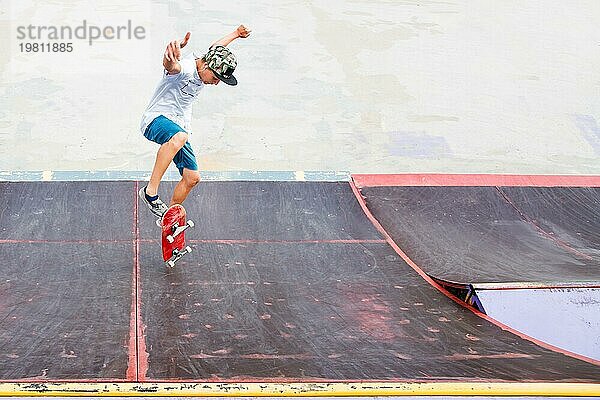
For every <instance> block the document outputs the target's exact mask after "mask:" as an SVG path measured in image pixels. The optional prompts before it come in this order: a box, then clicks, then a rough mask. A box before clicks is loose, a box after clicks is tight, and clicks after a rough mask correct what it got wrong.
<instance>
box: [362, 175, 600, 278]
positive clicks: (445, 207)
mask: <svg viewBox="0 0 600 400" xmlns="http://www.w3.org/2000/svg"><path fill="white" fill-rule="evenodd" d="M361 192H362V194H363V196H365V197H366V202H367V205H368V207H369V209H370V210H371V211H372V213H373V214H374V215H375V217H376V218H377V219H378V220H379V221H380V222H381V224H382V225H383V226H384V228H385V229H386V230H387V232H388V233H389V234H390V235H391V236H392V237H393V239H394V241H396V243H397V244H398V245H399V246H400V247H401V248H402V249H403V250H404V251H405V252H406V253H407V254H408V256H409V257H410V258H411V259H412V260H413V261H415V262H416V263H417V264H418V265H419V266H420V267H421V268H423V269H424V270H425V272H427V273H428V274H429V275H431V276H434V277H436V278H439V279H443V280H447V281H452V282H458V283H492V282H558V283H568V282H597V281H599V280H600V279H599V277H600V253H599V251H598V249H599V248H600V245H599V243H598V232H600V216H599V215H598V212H599V211H598V210H600V204H599V199H600V188H565V189H561V188H510V187H508V188H506V187H501V188H496V187H441V186H440V187H409V186H406V187H404V186H387V187H386V186H382V187H365V188H363V189H361Z"/></svg>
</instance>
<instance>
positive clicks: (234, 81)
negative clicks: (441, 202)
mask: <svg viewBox="0 0 600 400" xmlns="http://www.w3.org/2000/svg"><path fill="white" fill-rule="evenodd" d="M213 73H214V74H215V76H216V77H217V78H219V80H220V81H222V82H224V83H226V84H228V85H229V86H235V85H237V79H235V76H233V75H231V76H230V77H229V78H225V77H224V76H223V75H220V74H217V73H216V72H215V71H213Z"/></svg>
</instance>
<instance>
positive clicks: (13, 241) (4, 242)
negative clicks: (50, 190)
mask: <svg viewBox="0 0 600 400" xmlns="http://www.w3.org/2000/svg"><path fill="white" fill-rule="evenodd" d="M7 243H8V244H20V243H27V244H30V243H33V244H86V243H91V244H115V243H131V240H28V239H0V244H7Z"/></svg>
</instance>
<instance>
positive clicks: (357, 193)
mask: <svg viewBox="0 0 600 400" xmlns="http://www.w3.org/2000/svg"><path fill="white" fill-rule="evenodd" d="M350 187H351V188H352V191H353V192H354V195H355V196H356V199H357V200H358V202H359V204H360V206H361V208H362V209H363V211H364V213H365V214H366V216H367V218H368V219H369V220H370V221H371V223H372V224H373V225H374V226H375V228H377V230H378V231H379V232H380V233H381V234H382V235H383V236H384V237H385V238H386V240H387V242H388V244H389V245H390V246H391V247H392V248H393V249H394V251H395V252H396V253H397V254H398V255H399V256H400V257H402V259H403V260H404V261H405V262H406V263H407V264H408V265H409V266H410V267H411V268H412V269H413V270H415V272H416V273H418V274H419V275H421V277H422V278H423V279H425V281H426V282H428V283H429V284H430V285H431V286H433V287H434V288H436V289H437V290H439V291H440V292H441V293H443V294H444V295H445V296H446V297H448V298H450V299H451V300H452V301H454V302H455V303H457V304H459V305H460V306H463V307H465V308H467V309H469V310H470V311H471V312H473V313H474V314H475V315H477V316H478V317H480V318H483V319H485V320H486V321H488V322H490V323H492V324H494V325H496V326H498V327H499V328H500V329H503V330H505V331H507V332H510V333H512V334H514V335H516V336H519V337H520V338H522V339H525V340H528V341H530V342H532V343H534V344H536V345H538V346H540V347H543V348H545V349H547V350H551V351H554V352H557V353H562V354H564V355H566V356H569V357H572V358H576V359H578V360H581V361H585V362H588V363H590V364H594V365H597V366H600V361H599V360H595V359H593V358H590V357H585V356H582V355H580V354H576V353H573V352H571V351H568V350H565V349H561V348H559V347H556V346H553V345H551V344H549V343H546V342H543V341H541V340H538V339H536V338H533V337H531V336H529V335H526V334H524V333H522V332H520V331H517V330H516V329H513V328H511V327H509V326H507V325H504V324H503V323H501V322H499V321H497V320H495V319H494V318H491V317H490V316H488V315H486V314H483V313H481V312H480V311H478V310H477V309H475V308H474V307H472V306H470V305H468V304H466V303H465V302H463V301H462V300H460V299H459V298H458V297H456V296H454V295H453V294H452V293H450V292H448V291H447V290H446V289H444V288H443V287H442V286H440V285H439V284H438V283H437V282H435V281H434V280H433V279H432V278H431V277H430V276H429V275H427V274H426V273H425V271H423V270H422V269H421V267H419V266H418V265H417V264H416V263H415V262H414V261H413V260H411V259H410V257H408V255H406V253H404V251H402V249H400V247H399V246H398V245H397V244H396V242H394V240H393V239H392V237H391V236H390V235H389V234H388V233H387V231H386V230H385V228H384V227H383V226H382V225H381V224H380V223H379V221H378V220H377V219H376V218H375V216H374V215H373V214H372V213H371V211H370V210H369V208H368V207H367V204H366V202H365V199H364V198H363V197H362V194H361V193H360V191H359V190H358V187H357V186H356V185H355V184H354V182H350Z"/></svg>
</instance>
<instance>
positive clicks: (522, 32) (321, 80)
mask: <svg viewBox="0 0 600 400" xmlns="http://www.w3.org/2000/svg"><path fill="white" fill-rule="evenodd" d="M84 3H85V4H84ZM0 4H1V7H0V32H1V33H2V37H3V38H4V39H5V40H2V41H0V46H1V47H0V77H1V79H0V82H1V83H0V171H1V170H4V171H18V170H150V169H151V168H152V164H153V160H154V156H155V153H156V149H157V147H156V146H155V145H153V144H152V143H150V142H148V141H146V140H145V139H144V138H143V137H142V135H141V133H140V132H139V121H140V117H141V114H142V112H143V110H144V108H145V107H146V105H147V103H148V101H149V99H150V96H151V94H152V92H153V90H154V88H155V85H156V83H157V81H158V79H159V78H160V75H161V71H162V66H161V57H162V53H163V51H164V48H165V46H166V44H167V42H168V41H169V40H172V39H175V38H179V39H181V38H182V37H183V35H184V34H185V32H186V31H188V30H189V31H191V32H192V37H191V39H190V44H189V47H190V50H192V49H194V50H195V51H198V52H200V53H203V52H204V51H205V50H206V48H207V47H208V45H209V44H210V43H211V42H212V41H214V40H216V39H217V38H219V37H220V36H222V35H224V34H225V33H228V32H229V31H231V30H233V29H234V28H235V27H236V26H237V25H238V24H240V23H243V24H245V25H247V26H248V27H250V28H251V29H253V34H252V36H251V37H250V38H248V39H245V40H244V39H241V40H239V41H237V42H235V43H233V44H232V45H231V48H232V49H234V51H235V53H236V55H237V57H238V60H239V66H238V70H237V72H236V75H237V77H238V80H239V81H240V84H239V85H238V86H237V87H235V88H231V87H227V86H225V85H218V86H217V87H208V88H206V90H205V91H204V92H202V93H201V95H200V98H199V99H198V101H197V103H196V104H195V109H194V119H193V123H192V128H193V132H194V133H193V135H192V139H191V142H192V145H193V146H194V148H195V151H196V154H197V155H198V158H199V161H200V165H201V169H203V170H344V171H350V172H364V173H370V172H456V173H460V172H471V173H472V172H481V173H501V172H502V173H552V174H557V173H567V174H571V173H573V174H600V99H599V95H600V51H598V50H599V48H598V43H600V28H599V27H598V23H597V22H598V16H599V15H600V2H598V1H597V0H578V1H573V2H564V1H558V0H528V1H522V0H507V1H496V0H478V1H467V0H463V1H455V0H449V1H443V2H442V1H416V0H415V1H411V0H405V1H400V0H388V1H367V0H354V1H350V0H345V1H342V0H327V1H325V0H315V1H299V0H287V1H280V0H277V1H275V0H273V1H252V2H249V1H237V0H235V1H226V2H225V1H160V0H152V1H141V0H124V1H113V0H111V1H102V2H98V4H95V3H94V2H79V1H61V2H37V1H33V0H25V1H17V0H3V1H1V2H0ZM84 19H85V20H86V21H87V23H88V24H95V25H98V26H106V25H111V26H116V25H124V24H127V21H128V20H131V21H132V23H133V25H135V26H137V25H140V26H143V27H144V28H145V33H146V35H145V39H143V40H136V39H132V40H129V39H121V40H107V39H104V40H98V41H96V42H94V43H93V44H92V45H89V44H88V43H87V42H86V41H85V40H72V42H73V45H74V51H73V52H72V53H45V54H42V53H22V52H21V51H20V47H19V46H20V44H22V43H25V42H28V41H27V40H19V39H18V38H17V27H18V26H27V25H29V24H34V25H57V26H62V25H69V26H72V27H76V26H78V25H81V23H82V20H84ZM7 38H8V40H6V39H7ZM29 42H31V41H29ZM46 42H48V41H46ZM186 49H187V48H186Z"/></svg>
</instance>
